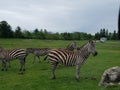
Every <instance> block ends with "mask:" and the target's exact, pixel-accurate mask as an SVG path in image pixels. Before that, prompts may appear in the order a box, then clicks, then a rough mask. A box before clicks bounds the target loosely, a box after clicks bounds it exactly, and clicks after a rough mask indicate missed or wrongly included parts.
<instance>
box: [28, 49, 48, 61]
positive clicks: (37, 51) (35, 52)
mask: <svg viewBox="0 0 120 90" xmlns="http://www.w3.org/2000/svg"><path fill="white" fill-rule="evenodd" d="M48 50H50V49H49V48H27V52H28V53H32V54H33V55H34V60H33V63H34V62H35V59H36V57H38V59H39V63H40V56H45V55H47V52H48Z"/></svg>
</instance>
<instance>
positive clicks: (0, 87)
mask: <svg viewBox="0 0 120 90" xmlns="http://www.w3.org/2000/svg"><path fill="white" fill-rule="evenodd" d="M71 42H72V41H62V40H61V41H60V40H59V41H56V40H53V41H51V40H34V39H32V40H31V39H29V40H27V39H0V46H2V47H4V48H7V49H10V48H28V47H38V48H41V47H49V48H65V47H66V46H67V45H68V44H69V43H71ZM77 42H78V45H79V46H81V45H82V44H84V43H85V42H87V41H77ZM96 49H97V51H98V56H96V57H93V56H92V55H91V56H90V57H89V58H88V60H87V61H86V63H85V64H84V65H83V66H82V68H81V73H80V76H81V78H80V81H79V82H77V81H76V80H75V67H64V66H58V68H57V70H56V80H51V79H50V78H51V66H50V64H49V63H48V61H42V62H41V63H38V59H37V60H36V62H35V64H32V61H33V55H32V54H30V55H29V56H28V57H27V59H26V71H25V73H24V74H23V75H20V74H18V69H19V61H18V60H15V61H12V62H11V66H12V67H11V68H9V69H8V71H6V72H5V71H4V72H2V71H0V90H119V89H120V86H112V87H108V88H104V87H100V86H98V83H99V81H100V78H101V75H102V73H103V72H104V70H105V69H107V68H109V67H113V66H120V41H107V42H105V43H99V42H98V43H97V44H96ZM43 58H44V57H41V60H43ZM0 64H1V63H0ZM0 67H1V65H0ZM94 78H96V79H94Z"/></svg>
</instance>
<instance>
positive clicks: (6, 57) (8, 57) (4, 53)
mask: <svg viewBox="0 0 120 90" xmlns="http://www.w3.org/2000/svg"><path fill="white" fill-rule="evenodd" d="M26 56H27V52H26V50H24V49H12V50H5V49H0V59H1V61H2V71H4V70H7V66H6V62H9V63H10V61H12V60H15V59H19V60H20V64H21V67H20V71H24V70H25V59H26Z"/></svg>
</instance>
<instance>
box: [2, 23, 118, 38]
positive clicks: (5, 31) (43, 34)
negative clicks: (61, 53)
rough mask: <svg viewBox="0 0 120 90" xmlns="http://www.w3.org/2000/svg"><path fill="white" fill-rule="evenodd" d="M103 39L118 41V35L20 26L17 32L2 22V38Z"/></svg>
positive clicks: (103, 32) (104, 31)
mask: <svg viewBox="0 0 120 90" xmlns="http://www.w3.org/2000/svg"><path fill="white" fill-rule="evenodd" d="M101 37H107V39H109V40H118V33H117V32H116V31H115V30H114V32H108V30H106V29H104V28H103V29H101V30H100V32H97V33H95V35H91V34H88V33H84V32H73V33H69V32H64V33H58V32H57V33H52V32H48V31H47V29H37V28H36V29H35V30H33V31H30V30H22V29H21V27H20V26H17V27H16V29H15V30H12V27H11V26H10V25H9V24H8V23H7V21H1V22H0V38H23V39H47V40H48V39H49V40H89V39H100V38H101Z"/></svg>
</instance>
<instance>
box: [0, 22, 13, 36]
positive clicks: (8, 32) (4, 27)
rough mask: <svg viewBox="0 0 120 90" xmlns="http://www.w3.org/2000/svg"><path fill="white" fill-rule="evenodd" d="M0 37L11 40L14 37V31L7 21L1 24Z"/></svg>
mask: <svg viewBox="0 0 120 90" xmlns="http://www.w3.org/2000/svg"><path fill="white" fill-rule="evenodd" d="M0 37H2V38H11V37H13V31H12V29H11V26H10V25H9V24H8V23H7V22H6V21H1V22H0Z"/></svg>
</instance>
